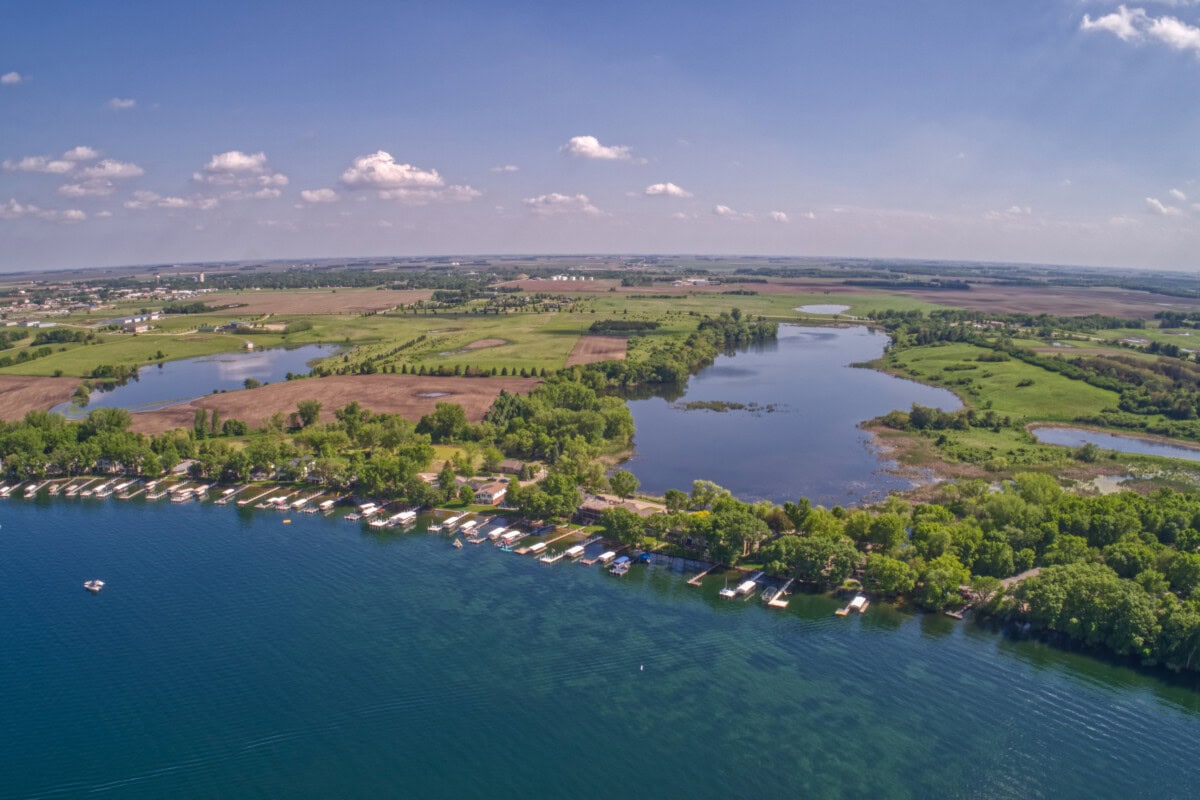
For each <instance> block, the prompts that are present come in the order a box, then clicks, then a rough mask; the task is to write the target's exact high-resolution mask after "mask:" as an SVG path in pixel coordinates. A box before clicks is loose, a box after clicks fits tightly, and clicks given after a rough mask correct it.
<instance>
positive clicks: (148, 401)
mask: <svg viewBox="0 0 1200 800" xmlns="http://www.w3.org/2000/svg"><path fill="white" fill-rule="evenodd" d="M337 351H338V347H337V346H336V345H328V344H308V345H303V346H302V347H292V348H285V347H272V348H267V349H264V350H254V351H250V352H240V353H218V354H216V355H211V356H200V357H198V358H184V359H180V360H179V361H168V362H166V363H164V364H162V365H161V366H156V365H147V366H144V367H141V368H140V369H139V370H138V377H137V379H136V380H130V381H129V382H128V383H125V384H124V385H122V386H117V387H114V388H113V389H110V390H107V391H103V390H96V391H93V392H92V395H91V399H90V400H89V402H88V404H87V406H85V407H83V408H80V407H78V406H74V405H72V404H71V403H63V404H62V405H60V406H57V407H56V408H54V410H55V411H58V412H59V413H62V414H66V415H67V416H68V417H72V418H75V419H79V418H82V417H85V416H87V412H88V411H90V410H91V409H93V408H101V407H105V408H127V409H129V410H130V411H153V410H154V409H158V408H167V407H168V406H174V405H179V404H181V403H186V402H188V401H189V400H195V399H196V398H197V397H203V396H204V395H206V394H211V393H212V391H213V390H214V389H215V390H218V391H221V390H224V391H233V390H236V389H241V388H244V386H245V382H246V379H247V378H254V379H255V380H257V381H259V382H260V383H274V382H275V381H281V380H285V379H286V377H287V374H288V373H289V372H291V373H294V374H299V375H304V374H307V373H308V371H309V366H308V365H309V364H310V363H311V362H312V361H315V360H317V359H319V358H327V357H329V356H331V355H334V354H335V353H337Z"/></svg>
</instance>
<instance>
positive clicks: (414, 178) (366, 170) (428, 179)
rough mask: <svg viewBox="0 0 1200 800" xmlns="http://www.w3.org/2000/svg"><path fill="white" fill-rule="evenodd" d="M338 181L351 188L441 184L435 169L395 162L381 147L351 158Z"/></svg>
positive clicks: (436, 186)
mask: <svg viewBox="0 0 1200 800" xmlns="http://www.w3.org/2000/svg"><path fill="white" fill-rule="evenodd" d="M342 183H343V184H344V185H346V186H348V187H350V188H351V189H436V188H439V187H441V186H443V185H445V181H444V180H442V176H441V175H438V172H437V170H436V169H429V170H425V169H421V168H420V167H414V166H413V165H412V164H401V163H397V161H396V159H395V158H393V157H392V154H391V153H389V152H387V151H385V150H377V151H375V152H374V153H371V154H370V155H366V156H359V157H358V158H356V159H354V161H353V162H352V163H351V164H350V167H349V168H348V169H347V170H346V171H345V172H343V173H342Z"/></svg>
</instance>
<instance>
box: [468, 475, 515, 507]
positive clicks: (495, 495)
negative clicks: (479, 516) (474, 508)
mask: <svg viewBox="0 0 1200 800" xmlns="http://www.w3.org/2000/svg"><path fill="white" fill-rule="evenodd" d="M506 494H508V484H506V483H500V482H498V481H497V482H493V483H485V484H483V485H482V486H480V487H479V488H477V489H476V490H475V502H476V503H480V504H483V505H489V506H495V505H499V504H500V501H501V500H503V499H504V495H506Z"/></svg>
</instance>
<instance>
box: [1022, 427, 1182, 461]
mask: <svg viewBox="0 0 1200 800" xmlns="http://www.w3.org/2000/svg"><path fill="white" fill-rule="evenodd" d="M1033 434H1034V436H1036V437H1037V440H1038V441H1039V442H1041V443H1042V444H1057V445H1061V446H1063V447H1082V446H1083V445H1085V444H1087V443H1089V442H1091V443H1092V444H1095V445H1096V446H1097V447H1099V448H1100V449H1101V450H1116V451H1117V452H1119V453H1134V454H1136V455H1142V456H1162V457H1164V458H1178V459H1182V460H1184V461H1200V448H1195V447H1183V446H1181V445H1173V444H1167V443H1166V442H1159V441H1155V440H1154V439H1143V438H1141V437H1138V436H1121V435H1119V434H1112V433H1098V432H1096V431H1087V430H1082V429H1080V428H1054V427H1045V428H1042V427H1038V428H1034V429H1033Z"/></svg>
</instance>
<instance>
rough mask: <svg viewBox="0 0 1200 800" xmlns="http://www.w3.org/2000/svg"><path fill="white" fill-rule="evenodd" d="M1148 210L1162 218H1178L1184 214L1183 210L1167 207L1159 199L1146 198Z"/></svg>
mask: <svg viewBox="0 0 1200 800" xmlns="http://www.w3.org/2000/svg"><path fill="white" fill-rule="evenodd" d="M1146 210H1147V211H1149V212H1150V213H1151V214H1157V215H1159V216H1160V217H1178V216H1179V215H1180V214H1182V213H1183V211H1182V210H1181V209H1178V208H1176V207H1175V206H1169V205H1166V204H1165V203H1163V202H1162V201H1161V200H1159V199H1158V198H1157V197H1147V198H1146Z"/></svg>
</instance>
